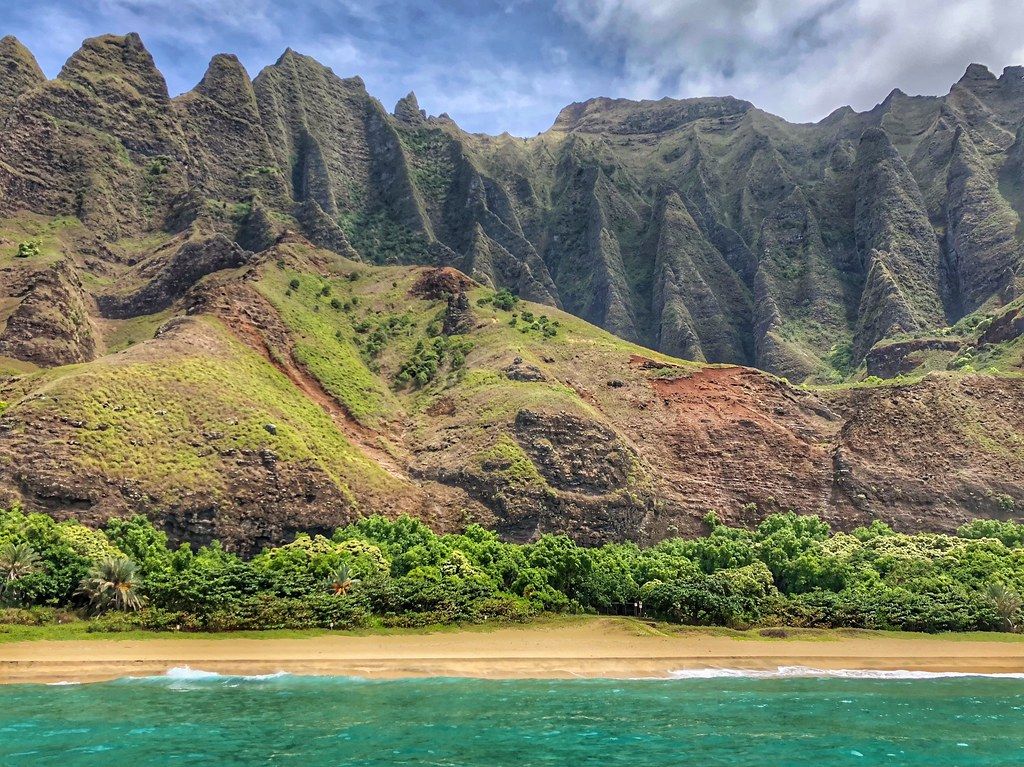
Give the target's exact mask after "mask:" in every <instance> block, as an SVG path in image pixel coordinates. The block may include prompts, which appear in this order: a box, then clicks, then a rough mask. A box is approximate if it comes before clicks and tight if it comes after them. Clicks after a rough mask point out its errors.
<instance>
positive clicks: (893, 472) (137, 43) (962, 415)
mask: <svg viewBox="0 0 1024 767" xmlns="http://www.w3.org/2000/svg"><path fill="white" fill-rule="evenodd" d="M1021 71H1024V70H1019V68H1008V69H1007V70H1006V71H1005V72H1004V73H1003V76H1002V77H999V78H996V77H995V76H994V75H992V74H991V73H989V72H988V71H987V70H985V69H984V68H983V67H978V66H972V67H971V68H969V69H968V72H967V73H966V74H965V77H964V78H963V79H962V80H961V81H960V82H959V83H957V84H956V85H954V87H953V88H952V89H951V91H950V93H949V94H948V95H947V96H944V97H910V96H906V95H904V94H902V93H900V92H898V91H894V92H893V93H892V94H891V95H890V96H889V97H888V98H887V99H886V100H885V101H884V102H883V103H882V104H880V105H878V106H877V107H875V108H874V109H873V110H870V111H869V112H865V113H856V112H853V111H852V110H850V109H841V110H837V112H835V113H834V114H832V115H830V116H829V117H828V118H826V119H825V120H823V121H821V122H819V123H816V124H813V125H791V124H788V123H786V122H785V121H783V120H781V119H780V118H777V117H774V116H772V115H769V114H766V113H764V112H762V111H760V110H758V109H757V108H755V107H754V106H753V105H751V104H749V103H747V102H742V101H738V100H736V99H730V98H708V99H688V100H681V101H680V100H673V99H663V100H661V101H657V102H632V101H627V100H611V99H594V100H591V101H588V102H584V103H581V104H574V105H571V106H569V107H567V108H566V109H565V110H563V111H562V113H561V114H560V115H559V116H558V118H557V120H556V121H555V124H554V125H553V127H552V128H551V130H549V131H547V132H545V133H543V134H541V135H539V136H537V137H534V138H531V139H518V138H514V137H511V136H508V135H503V136H496V137H492V136H481V135H473V134H467V133H465V132H463V131H461V130H460V129H459V128H458V126H457V125H456V124H455V123H454V122H453V121H452V120H451V119H450V118H448V117H446V116H441V117H429V116H427V115H426V114H425V113H424V112H423V111H422V110H421V109H420V108H419V105H418V103H417V101H416V98H415V96H414V95H413V94H410V95H409V96H407V97H405V98H404V99H402V100H401V101H400V102H399V104H398V105H396V107H395V110H394V114H389V113H388V112H387V111H386V110H385V109H384V108H383V107H382V106H381V105H380V104H379V103H378V102H377V101H376V100H375V99H373V98H372V97H371V96H370V95H369V94H368V93H367V92H366V89H365V87H364V85H363V83H362V81H361V80H359V79H358V78H349V79H342V78H339V77H338V76H336V75H335V74H334V73H333V72H331V71H330V70H329V69H327V68H326V67H323V66H322V65H320V64H318V63H317V62H315V61H314V60H313V59H310V58H308V57H306V56H302V55H300V54H298V53H295V52H293V51H290V50H289V51H286V52H285V54H284V55H282V57H281V58H280V59H279V60H278V61H277V62H276V63H275V64H273V65H271V66H268V67H266V68H265V69H264V70H263V71H262V72H260V73H259V75H258V76H257V77H256V78H255V79H254V80H250V78H249V75H248V73H247V72H246V71H245V69H244V68H243V67H242V66H241V64H240V63H239V62H238V60H237V59H236V58H235V57H233V56H230V55H218V56H215V57H214V58H213V60H212V61H211V62H210V64H209V67H208V69H207V71H206V73H205V75H204V77H203V79H202V81H201V82H200V83H199V84H198V85H197V86H196V87H195V88H194V89H193V90H192V91H190V92H188V93H185V94H182V95H180V96H177V97H176V98H173V99H172V98H170V97H169V95H168V93H167V88H166V85H165V83H164V80H163V78H162V76H161V75H160V73H159V71H158V70H157V69H156V67H155V65H154V62H153V60H152V58H151V57H150V55H149V54H148V53H147V52H146V50H145V48H144V47H143V45H142V42H141V40H140V39H139V38H138V36H136V35H127V36H124V37H117V36H104V37H100V38H94V39H91V40H87V41H86V42H85V43H84V44H83V46H82V48H81V50H79V51H78V52H77V53H75V54H74V55H73V56H72V57H71V58H70V59H69V60H68V62H67V64H66V65H65V67H64V68H63V70H62V71H61V73H60V75H59V76H58V77H57V78H55V79H53V80H46V79H45V77H43V76H42V74H41V73H40V72H39V70H38V67H37V66H36V65H35V63H34V61H33V60H32V57H31V54H29V53H28V52H27V51H26V50H25V49H24V48H23V47H21V46H20V44H18V43H17V41H15V40H13V38H4V39H3V40H2V41H0V505H2V504H4V503H10V502H14V501H17V502H20V503H22V504H24V505H25V506H27V507H29V508H34V509H43V510H46V511H48V512H49V513H52V514H55V515H58V516H71V515H73V516H76V517H78V518H81V519H84V520H86V521H88V522H97V523H98V522H100V521H102V520H104V519H106V518H108V517H110V516H112V515H120V514H127V513H131V512H142V513H146V514H148V515H150V516H151V517H153V518H154V519H156V520H158V521H159V522H160V523H161V525H162V526H163V527H164V528H165V529H167V530H168V531H169V532H170V533H171V534H172V535H173V536H174V537H176V538H178V539H188V540H192V541H196V542H205V541H207V540H210V539H212V538H214V537H217V538H221V539H222V540H224V541H226V542H227V544H228V545H230V546H232V547H233V548H236V549H239V550H250V551H251V550H254V549H256V548H259V547H260V546H262V545H264V544H265V543H268V542H272V541H281V540H285V539H287V538H288V537H289V535H291V534H292V533H293V532H294V531H296V530H299V529H307V530H314V531H315V530H328V529H330V528H331V527H333V526H335V525H338V524H342V523H344V522H347V521H349V520H350V519H352V518H354V517H355V516H357V515H359V514H363V513H368V512H382V513H387V514H398V513H403V512H405V513H411V514H414V515H416V516H418V517H420V518H423V519H426V520H429V521H430V522H431V523H432V524H433V525H434V526H435V527H436V528H438V529H453V528H456V527H459V526H461V525H464V524H465V523H466V522H469V521H479V522H481V523H483V524H486V525H488V526H491V527H493V528H495V529H497V530H499V531H500V532H501V533H502V534H503V535H505V536H507V537H509V538H514V539H517V540H522V539H528V538H530V537H533V536H535V535H537V534H539V533H542V532H547V531H559V532H566V533H568V534H570V535H572V536H573V537H574V538H576V539H577V540H580V541H583V542H588V543H595V542H600V541H606V540H622V539H628V540H637V541H653V540H657V539H659V538H661V537H664V536H666V535H669V534H673V533H677V532H682V533H686V532H694V531H697V530H698V529H699V528H700V524H701V522H700V520H701V518H702V517H703V516H704V515H705V514H706V513H707V511H709V510H712V509H713V510H715V511H717V512H718V513H719V515H720V516H721V517H722V518H723V519H725V520H727V521H730V522H742V523H745V524H750V523H754V522H756V521H757V520H758V519H760V518H761V517H763V516H764V515H765V514H767V513H770V512H772V511H775V510H780V509H789V508H792V509H795V510H797V511H799V512H802V513H817V514H821V515H822V516H824V517H825V518H827V519H828V520H829V521H831V522H833V523H834V524H835V525H837V526H838V527H840V528H846V527H850V526H852V525H854V524H857V523H860V522H864V521H870V520H871V519H873V518H881V519H885V520H886V521H888V522H890V523H892V524H894V525H895V526H896V527H898V528H901V529H942V530H948V529H952V528H954V527H955V526H956V525H957V524H959V523H961V522H963V521H965V520H966V519H968V518H971V517H975V516H993V517H1000V518H1003V517H1007V516H1012V513H1013V509H1014V508H1016V506H1015V504H1024V486H1022V485H1021V480H1020V477H1022V476H1024V466H1022V462H1024V453H1022V450H1021V436H1020V435H1021V434H1022V433H1024V423H1021V420H1020V417H1019V415H1020V413H1022V412H1024V409H1022V407H1021V405H1022V404H1024V387H1022V380H1024V379H1022V378H1021V377H1020V371H1022V370H1024V325H1022V323H1021V322H1020V321H1019V320H1020V312H1021V311H1022V308H1021V305H1022V304H1021V302H1022V300H1024V299H1022V298H1021V289H1022V287H1024V258H1022V254H1024V250H1022V247H1021V235H1022V231H1024V227H1022V226H1021V213H1022V212H1024V209H1022V208H1021V205H1022V201H1024V193H1022V192H1021V190H1022V189H1024V176H1022V175H1021V173H1022V169H1024V149H1022V146H1024V143H1022V139H1021V137H1022V136H1024V125H1022V121H1024V91H1022V86H1021V85H1020V74H1021ZM456 269H458V270H462V272H464V273H465V275H468V277H467V276H464V275H462V274H459V272H457V271H455V270H456ZM502 289H508V290H502ZM509 291H511V292H509ZM595 325H596V326H600V327H601V328H604V330H600V329H598V327H595ZM605 330H607V331H610V332H605ZM613 334H614V335H613ZM644 347H650V348H644ZM651 348H653V349H657V350H659V351H651V350H650V349H651ZM668 355H674V356H668ZM680 358H687V360H688V361H684V360H683V359H680ZM717 362H725V363H731V364H729V365H726V366H710V367H709V366H707V365H706V364H705V363H717ZM746 366H751V367H746ZM754 367H759V368H762V369H763V370H765V371H768V372H761V371H758V370H756V369H754ZM773 374H776V375H780V376H785V377H786V378H788V379H789V380H791V381H794V382H801V381H805V382H806V383H807V385H806V386H794V385H791V384H790V383H789V381H787V380H785V379H783V378H778V377H776V375H773ZM879 375H882V376H886V377H890V376H892V377H894V378H893V380H889V381H884V382H883V381H880V380H878V379H877V378H876V376H879ZM1007 499H1009V501H1007Z"/></svg>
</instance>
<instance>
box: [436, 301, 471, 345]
mask: <svg viewBox="0 0 1024 767" xmlns="http://www.w3.org/2000/svg"><path fill="white" fill-rule="evenodd" d="M472 329H473V310H472V309H470V306H469V296H468V295H466V291H464V290H463V291H460V292H458V293H454V294H449V296H448V306H447V308H446V309H445V312H444V329H443V330H442V332H443V333H444V334H445V335H446V336H452V335H458V334H460V333H468V332H469V331H470V330H472Z"/></svg>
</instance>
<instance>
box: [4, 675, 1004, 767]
mask: <svg viewBox="0 0 1024 767" xmlns="http://www.w3.org/2000/svg"><path fill="white" fill-rule="evenodd" d="M51 764H52V765H61V767H92V766H93V765H95V766H96V767H159V766H160V765H218V767H225V766H226V765H231V766H238V767H243V766H248V765H301V766H302V767H327V766H328V765H330V766H331V767H339V766H341V765H344V766H345V767H353V766H357V765H358V766H360V767H362V766H365V767H371V766H373V767H376V766H377V765H480V766H481V767H483V766H486V767H502V766H504V765H509V766H510V767H511V766H512V765H515V766H516V767H529V766H530V765H559V766H560V767H562V766H564V767H584V766H585V765H601V766H602V767H605V766H608V765H630V767H660V766H661V765H665V766H666V767H667V766H668V765H672V767H680V766H686V765H694V766H696V765H700V766H701V767H711V766H712V765H729V766H730V767H746V766H747V765H749V766H750V767H755V766H756V767H801V766H802V765H808V767H810V766H812V765H813V767H830V766H831V765H864V766H866V765H927V766H928V767H949V766H951V765H962V767H989V766H994V765H1006V766H1007V767H1009V766H1010V765H1013V766H1014V767H1019V766H1020V765H1024V679H1021V678H1011V677H1002V678H1000V677H980V676H951V675H927V674H911V673H906V674H904V673H899V672H894V673H889V674H869V673H856V672H848V673H839V674H831V675H819V674H816V673H815V672H810V671H808V670H803V669H782V670H780V671H779V672H778V673H772V674H753V675H752V674H744V673H739V672H727V671H708V672H696V673H678V674H675V675H673V678H671V679H661V680H629V681H623V680H607V679H578V680H553V681H547V680H544V681H542V680H516V681H489V680H474V679H402V680H388V681H370V680H362V679H353V678H344V677H302V676H289V675H274V676H266V677H229V676H220V675H217V674H209V673H204V672H201V671H193V670H190V669H174V670H172V671H171V672H169V673H168V674H167V675H166V676H161V677H148V678H139V679H120V680H116V681H111V682H103V683H97V684H83V685H74V684H57V685H8V686H0V765H3V767H23V766H24V767H29V766H30V765H31V767H37V766H38V765H51Z"/></svg>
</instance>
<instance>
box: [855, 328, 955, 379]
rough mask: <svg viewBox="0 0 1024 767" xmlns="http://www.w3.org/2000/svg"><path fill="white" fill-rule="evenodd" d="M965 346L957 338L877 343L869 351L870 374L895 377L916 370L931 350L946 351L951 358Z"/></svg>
mask: <svg viewBox="0 0 1024 767" xmlns="http://www.w3.org/2000/svg"><path fill="white" fill-rule="evenodd" d="M961 347H963V341H961V340H960V339H957V338H914V339H911V340H908V341H890V342H889V343H882V344H877V345H875V346H874V347H872V348H871V350H870V351H869V352H868V354H867V357H866V358H865V362H866V363H867V369H868V375H869V376H878V377H879V378H895V377H896V376H899V375H905V374H906V373H911V372H913V371H914V370H916V369H917V368H918V367H919V366H920V365H921V363H922V361H923V358H924V356H925V355H926V354H927V353H929V352H946V353H947V354H948V355H949V357H950V359H952V357H953V355H955V354H956V352H958V351H960V349H961Z"/></svg>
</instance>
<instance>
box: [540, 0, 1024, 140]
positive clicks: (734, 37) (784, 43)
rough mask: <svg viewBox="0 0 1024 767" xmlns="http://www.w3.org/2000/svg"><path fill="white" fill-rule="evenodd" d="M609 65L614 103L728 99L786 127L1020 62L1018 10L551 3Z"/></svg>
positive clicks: (650, 0) (783, 0)
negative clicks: (614, 68) (974, 64)
mask: <svg viewBox="0 0 1024 767" xmlns="http://www.w3.org/2000/svg"><path fill="white" fill-rule="evenodd" d="M556 7H557V9H558V11H559V13H561V14H562V16H563V17H564V18H565V19H567V20H568V21H569V22H571V23H573V24H575V25H577V26H578V27H579V28H580V29H581V30H582V31H583V33H584V34H585V35H586V36H587V37H588V38H589V39H590V41H591V42H592V43H594V44H596V45H597V46H598V47H599V48H603V49H605V50H606V51H607V55H608V58H609V60H613V59H617V60H618V61H620V62H621V63H620V64H619V65H618V73H617V77H616V79H615V80H614V88H615V89H616V91H617V93H615V94H613V95H625V96H633V97H641V98H647V97H650V98H653V97H657V96H661V95H674V96H703V95H725V94H730V95H734V96H737V97H740V98H745V99H748V100H750V101H752V102H754V103H755V104H757V105H758V106H760V107H762V108H765V109H768V110H769V111H773V112H776V113H778V114H781V115H782V116H784V117H787V118H789V119H791V120H816V119H819V118H821V117H823V116H824V115H826V114H827V113H828V112H830V111H832V110H833V109H834V108H836V107H838V106H841V105H843V104H851V105H852V106H853V107H854V108H857V109H866V108H870V107H871V106H873V105H874V104H875V103H877V102H878V101H880V100H881V99H882V98H884V97H885V95H886V94H887V93H888V92H889V91H890V90H892V88H894V87H899V88H901V89H903V90H904V91H907V92H908V93H944V92H945V91H946V90H947V89H948V88H949V86H950V84H952V83H953V82H955V81H956V80H957V79H958V78H959V77H960V75H961V74H963V71H964V69H965V68H966V65H967V64H968V63H969V62H971V61H978V62H980V63H983V64H987V65H988V66H990V67H992V68H994V69H996V70H998V69H1000V68H1001V67H1003V66H1006V65H1008V64H1016V63H1024V40H1022V37H1021V32H1022V30H1024V3H1021V2H1008V1H1007V0H791V1H788V2H787V0H716V1H713V2H708V1H707V0H557V5H556Z"/></svg>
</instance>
